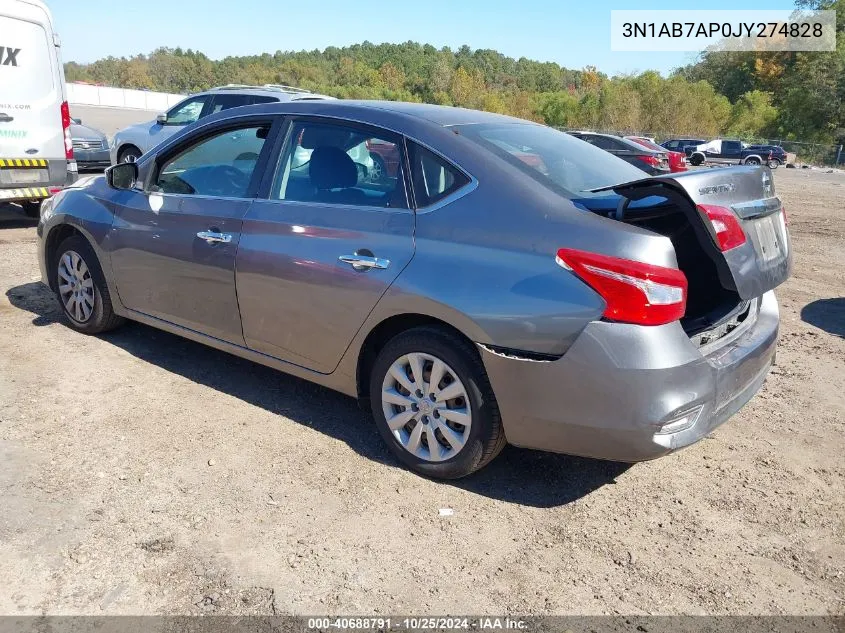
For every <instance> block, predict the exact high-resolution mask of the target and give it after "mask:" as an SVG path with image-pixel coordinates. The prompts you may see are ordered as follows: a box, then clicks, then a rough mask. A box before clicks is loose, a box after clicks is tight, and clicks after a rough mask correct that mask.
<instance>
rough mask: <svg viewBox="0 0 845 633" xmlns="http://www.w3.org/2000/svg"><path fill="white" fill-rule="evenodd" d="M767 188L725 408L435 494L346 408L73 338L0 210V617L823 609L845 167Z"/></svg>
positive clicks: (840, 324)
mask: <svg viewBox="0 0 845 633" xmlns="http://www.w3.org/2000/svg"><path fill="white" fill-rule="evenodd" d="M775 180H776V186H777V187H778V191H779V193H780V195H781V196H782V198H783V199H784V201H785V204H786V206H787V210H788V212H789V221H790V230H791V232H792V237H793V247H794V252H795V270H794V274H793V277H792V279H790V280H789V282H788V283H787V284H786V285H785V286H783V287H782V288H781V289H780V291H779V298H780V301H781V306H782V335H781V342H780V347H779V350H778V361H777V367H775V368H774V370H773V371H772V374H771V376H770V377H769V379H768V381H767V382H766V385H765V387H764V388H763V390H762V391H761V392H760V394H758V395H757V396H756V397H755V398H754V399H753V400H752V401H751V403H750V404H749V405H748V406H747V407H746V408H745V409H743V410H742V411H741V412H740V413H739V414H738V415H736V416H735V417H734V418H733V419H732V420H730V421H729V422H728V423H727V424H725V425H724V426H722V427H721V428H719V429H718V430H717V431H716V432H715V433H713V434H712V435H711V436H710V437H708V438H706V439H705V440H704V441H702V442H700V443H699V444H697V445H695V446H693V447H691V448H689V449H687V450H684V451H682V452H680V453H677V454H675V455H671V456H669V457H666V458H663V459H660V460H657V461H655V462H649V463H644V464H638V465H635V466H627V465H623V464H615V463H608V462H600V461H593V460H587V459H578V458H572V457H566V456H562V455H552V454H544V453H537V452H529V451H524V450H518V449H514V448H508V449H506V450H505V452H504V453H503V454H502V455H501V456H500V457H499V458H498V459H497V460H496V461H495V462H494V463H493V464H492V465H491V466H490V467H488V468H487V469H485V470H484V471H482V472H481V473H479V474H477V475H476V476H474V477H472V478H470V479H467V480H464V481H461V482H457V483H437V482H433V481H427V480H425V479H422V478H420V477H417V476H415V475H413V474H411V473H409V472H406V471H404V470H402V469H401V468H399V467H398V466H397V465H396V463H395V462H394V461H393V459H392V458H391V457H390V456H389V454H388V453H387V452H386V450H385V449H384V448H383V447H382V444H381V440H380V439H379V437H378V435H377V433H376V431H375V428H374V426H373V424H372V422H371V421H370V420H369V419H368V418H367V417H366V416H364V415H363V414H362V413H361V412H360V411H359V410H358V408H357V406H356V404H355V403H354V401H352V400H350V399H348V398H346V397H344V396H341V395H338V394H336V393H333V392H331V391H328V390H325V389H323V388H320V387H316V386H313V385H311V384H309V383H306V382H303V381H300V380H297V379H294V378H291V377H288V376H285V375H283V374H280V373H276V372H274V371H271V370H269V369H266V368H263V367H260V366H257V365H253V364H251V363H248V362H246V361H242V360H239V359H236V358H233V357H230V356H228V355H226V354H223V353H220V352H217V351H214V350H211V349H208V348H205V347H203V346H200V345H198V344H195V343H191V342H188V341H185V340H182V339H180V338H177V337H175V336H171V335H169V334H165V333H162V332H159V331H156V330H153V329H151V328H149V327H145V326H141V325H138V324H130V325H128V326H126V327H124V328H123V329H121V330H118V331H116V332H114V333H111V334H109V335H107V336H103V337H99V338H91V337H86V336H83V335H80V334H76V333H74V332H73V331H71V330H70V329H68V328H67V327H65V326H64V325H62V323H61V320H60V316H59V312H58V309H57V307H56V305H55V303H54V300H53V298H52V296H51V295H50V293H49V292H48V291H47V290H46V289H45V288H44V287H42V286H41V285H40V284H39V283H38V267H37V264H36V261H35V251H36V245H35V229H34V226H33V224H32V223H31V222H30V221H28V220H26V219H24V218H23V216H22V215H21V214H19V213H18V212H17V211H15V210H14V208H12V207H5V208H2V209H0V261H2V262H3V263H4V265H3V266H2V269H0V464H1V465H0V491H2V492H0V507H2V513H0V578H3V579H4V582H3V590H2V591H0V613H5V614H38V613H64V614H71V613H72V614H128V613H174V614H176V613H178V614H195V613H209V614H210V613H214V614H273V613H276V614H285V613H294V614H319V613H326V612H328V613H347V614H349V613H373V614H390V613H411V614H417V615H420V614H444V613H498V614H502V613H503V612H506V613H511V614H529V613H530V614H603V613H625V614H644V613H660V614H677V613H684V614H697V613H714V614H780V613H789V614H827V613H837V614H842V613H843V612H845V531H844V530H843V528H844V527H845V522H844V521H843V519H845V503H843V499H845V459H843V455H845V272H844V271H845V176H843V175H842V174H825V173H822V172H816V171H807V170H786V169H779V170H777V172H776V173H775ZM445 508H449V509H451V510H453V514H451V515H448V513H447V516H442V515H441V512H440V510H441V509H445Z"/></svg>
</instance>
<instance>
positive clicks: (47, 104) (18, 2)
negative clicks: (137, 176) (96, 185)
mask: <svg viewBox="0 0 845 633" xmlns="http://www.w3.org/2000/svg"><path fill="white" fill-rule="evenodd" d="M70 124H71V120H70V110H69V108H68V104H67V91H66V89H65V74H64V68H63V67H62V60H61V55H60V54H59V38H58V36H57V35H56V34H55V32H54V31H53V20H52V17H51V16H50V12H49V10H48V9H47V7H46V6H44V3H43V2H40V0H2V1H0V202H4V201H10V200H13V201H16V202H19V203H21V205H22V206H23V208H24V211H26V212H27V214H29V215H32V216H37V215H38V210H39V207H40V204H41V200H43V199H44V198H46V197H48V196H50V195H52V194H53V193H55V192H56V191H57V190H58V189H60V188H61V187H64V186H66V185H69V184H71V183H73V182H74V181H75V180H76V177H77V167H76V161H74V160H73V145H72V143H71V138H70Z"/></svg>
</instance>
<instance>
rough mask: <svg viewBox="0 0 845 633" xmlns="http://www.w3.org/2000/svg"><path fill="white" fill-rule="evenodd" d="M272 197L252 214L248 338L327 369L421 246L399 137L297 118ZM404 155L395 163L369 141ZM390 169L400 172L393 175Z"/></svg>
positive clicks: (242, 277) (242, 267)
mask: <svg viewBox="0 0 845 633" xmlns="http://www.w3.org/2000/svg"><path fill="white" fill-rule="evenodd" d="M287 138H288V140H287V142H286V145H285V147H284V148H283V149H282V152H281V158H280V164H279V168H278V170H277V175H276V178H275V181H274V183H273V185H272V186H271V189H270V195H269V199H267V200H256V201H255V202H254V204H253V205H252V206H251V207H250V209H249V211H248V212H247V215H246V217H245V218H244V224H243V228H242V230H241V241H240V247H239V250H238V256H237V266H236V268H237V273H236V276H237V287H238V301H239V303H240V309H241V319H242V323H243V330H244V337H245V339H246V343H247V346H249V347H250V348H252V349H255V350H257V351H260V352H263V353H265V354H269V355H271V356H275V357H277V358H281V359H283V360H286V361H288V362H291V363H295V364H297V365H300V366H303V367H307V368H309V369H313V370H315V371H319V372H322V373H329V372H331V371H333V370H334V369H335V367H337V364H338V362H339V361H340V358H341V356H342V355H343V353H344V352H345V351H346V348H347V347H348V346H349V343H350V342H351V341H352V338H353V337H354V336H355V334H356V333H357V331H358V330H359V329H360V327H361V325H362V324H363V323H364V321H365V320H366V318H367V316H368V315H369V313H370V312H371V311H372V309H373V308H374V307H375V305H376V303H377V302H378V300H379V298H381V296H382V295H383V294H384V293H385V291H386V290H387V288H388V287H389V286H390V284H391V283H392V282H393V280H394V279H396V277H397V276H398V275H399V273H400V272H401V271H402V269H403V268H404V267H405V266H406V265H407V264H408V262H409V261H410V260H411V257H413V254H414V214H413V211H411V210H410V209H409V208H408V207H409V205H408V197H407V195H406V187H405V184H406V183H405V169H404V167H403V165H404V151H403V150H402V141H401V138H400V137H398V136H396V135H394V134H391V133H390V132H387V131H385V130H379V129H375V128H369V127H361V126H357V125H352V124H345V123H341V124H339V123H336V122H335V123H329V122H321V121H319V120H309V119H299V120H296V121H294V122H293V123H292V124H291V126H290V130H289V132H288V135H287ZM376 146H377V147H379V148H380V151H381V152H382V153H385V152H387V151H388V150H389V153H390V154H391V155H393V156H396V157H398V161H397V164H396V167H395V169H384V168H382V167H383V165H384V160H383V159H381V160H380V155H375V154H374V152H371V150H370V148H372V147H376ZM391 172H392V173H391Z"/></svg>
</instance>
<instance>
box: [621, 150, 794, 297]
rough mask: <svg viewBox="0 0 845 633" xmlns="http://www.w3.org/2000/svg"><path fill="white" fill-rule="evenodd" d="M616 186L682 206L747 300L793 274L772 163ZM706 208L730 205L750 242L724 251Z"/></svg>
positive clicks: (726, 282)
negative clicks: (663, 198)
mask: <svg viewBox="0 0 845 633" xmlns="http://www.w3.org/2000/svg"><path fill="white" fill-rule="evenodd" d="M605 189H610V188H605ZM612 189H613V190H614V191H615V192H616V193H618V194H620V195H622V196H625V197H626V198H630V199H632V200H640V199H642V198H646V197H648V196H652V195H655V196H664V197H668V198H670V199H671V200H672V201H673V202H676V203H677V204H680V205H682V207H683V208H684V209H685V210H686V211H688V215H689V217H690V221H691V224H692V226H693V227H694V229H695V230H696V232H697V233H698V234H699V241H700V242H701V243H702V246H703V247H704V248H705V251H707V252H708V254H709V255H710V256H711V258H712V259H713V260H714V261H715V262H716V264H717V268H718V269H719V271H720V282H721V283H722V285H723V286H725V287H726V288H728V289H731V290H736V292H737V294H739V296H740V297H741V298H742V299H753V298H755V297H759V296H760V295H762V294H763V293H765V292H767V291H769V290H772V289H773V288H775V287H777V286H778V285H780V284H781V283H783V282H784V281H786V279H787V278H788V277H789V273H790V270H791V268H792V250H791V246H790V240H789V232H788V231H787V229H786V222H785V216H784V213H783V204H782V203H781V200H780V198H778V197H777V196H776V195H775V186H774V181H773V180H772V174H771V171H770V170H769V168H768V167H764V166H759V167H728V168H724V169H712V170H711V169H707V170H698V171H693V172H685V173H683V174H679V175H677V176H660V177H655V178H650V179H648V180H641V181H637V182H633V183H629V184H626V185H620V186H616V187H613V188H612ZM690 202H691V203H692V204H689V203H690ZM699 205H701V206H699ZM706 207H716V208H717V209H719V208H720V209H725V210H728V212H729V213H731V214H733V216H735V217H736V219H737V221H738V223H739V226H740V227H741V228H742V232H743V234H744V236H745V241H744V242H743V243H742V244H740V245H739V246H735V247H733V248H730V249H728V250H726V251H724V252H723V251H721V250H720V248H719V247H718V237H717V234H716V231H717V229H718V228H720V227H718V226H716V223H714V222H711V221H710V220H708V219H707V217H706V215H705V210H704V208H706Z"/></svg>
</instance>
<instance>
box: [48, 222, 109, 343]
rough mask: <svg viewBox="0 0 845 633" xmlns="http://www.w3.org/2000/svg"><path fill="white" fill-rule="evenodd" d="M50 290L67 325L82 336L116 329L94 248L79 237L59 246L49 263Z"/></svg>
mask: <svg viewBox="0 0 845 633" xmlns="http://www.w3.org/2000/svg"><path fill="white" fill-rule="evenodd" d="M51 270H52V271H53V272H52V274H53V282H54V283H53V287H54V289H55V293H56V298H57V299H58V300H59V305H60V306H61V308H62V312H64V315H65V318H66V319H67V322H68V325H70V327H71V328H72V329H74V330H76V331H77V332H82V333H83V334H99V333H101V332H107V331H109V330H113V329H114V328H116V327H118V326H120V325H121V324H122V323H123V320H124V319H123V317H120V316H118V315H116V314H115V313H114V310H113V308H112V303H111V296H110V295H109V289H108V286H107V285H106V279H105V276H104V275H103V270H102V268H101V267H100V262H99V260H98V259H97V255H96V254H95V253H94V249H93V248H91V245H90V244H89V243H88V241H87V240H86V239H85V238H84V237H82V236H81V235H71V236H70V237H68V238H66V239H65V240H63V241H62V243H61V244H59V247H58V248H57V249H56V251H55V253H54V256H53V261H52V263H51Z"/></svg>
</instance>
